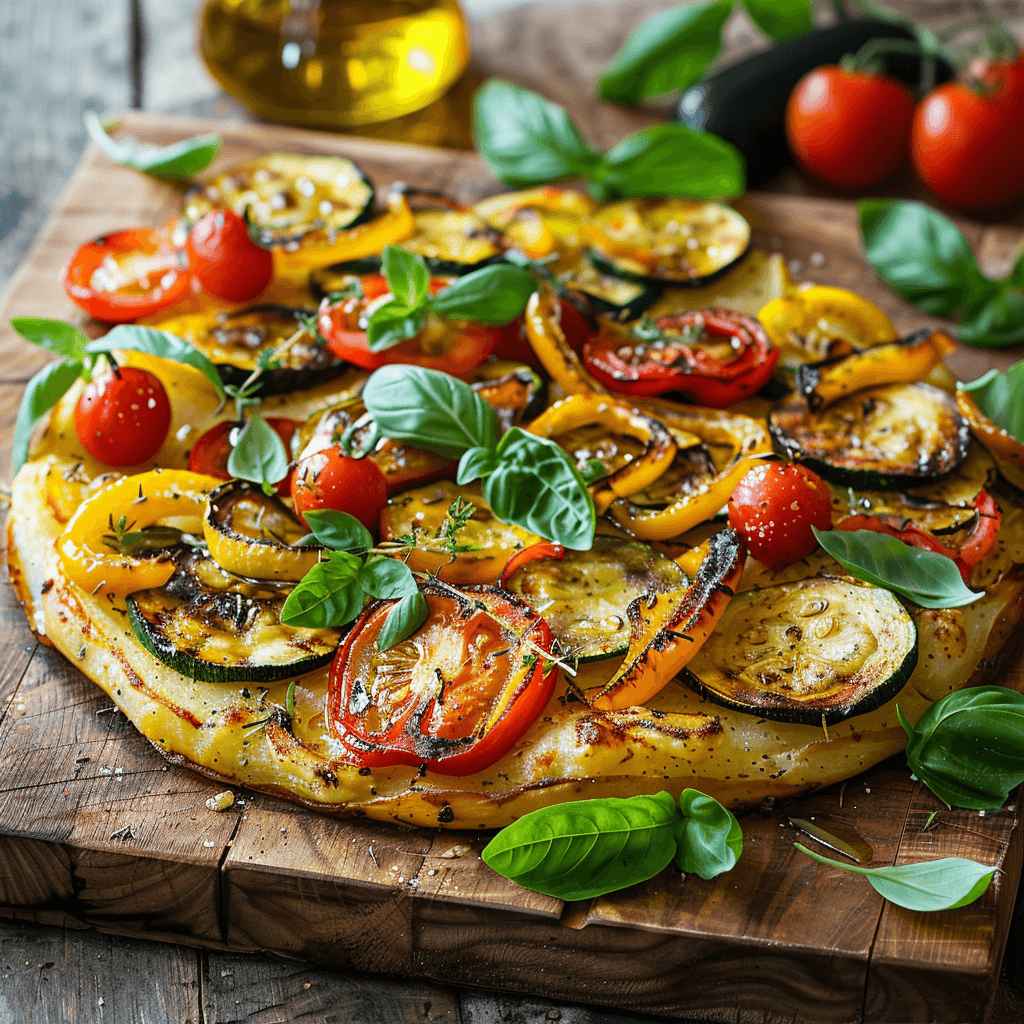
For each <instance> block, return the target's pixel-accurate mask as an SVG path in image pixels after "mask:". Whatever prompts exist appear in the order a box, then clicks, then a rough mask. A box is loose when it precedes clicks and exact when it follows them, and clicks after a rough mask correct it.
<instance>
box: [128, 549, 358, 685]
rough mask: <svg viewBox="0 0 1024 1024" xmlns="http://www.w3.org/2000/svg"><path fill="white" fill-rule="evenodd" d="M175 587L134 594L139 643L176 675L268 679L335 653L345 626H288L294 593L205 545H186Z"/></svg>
mask: <svg viewBox="0 0 1024 1024" xmlns="http://www.w3.org/2000/svg"><path fill="white" fill-rule="evenodd" d="M173 557H174V560H175V562H176V564H177V566H178V569H177V571H176V572H175V574H174V575H173V576H172V577H171V578H170V580H168V582H167V584H166V585H165V586H163V587H159V588H156V589H153V590H142V591H139V592H138V593H136V594H131V595H130V596H129V597H128V619H129V621H130V622H131V626H132V629H133V630H134V631H135V635H136V637H138V640H139V643H141V644H142V646H143V647H145V648H146V650H148V651H149V652H150V653H151V654H153V655H154V656H155V657H157V658H159V659H160V661H162V662H163V663H164V664H165V665H169V666H170V667H171V668H173V669H174V670H175V671H176V672H180V673H181V674H182V675H184V676H187V677H188V678H190V679H196V680H200V681H202V682H207V683H234V682H254V683H267V682H271V681H273V680H275V679H286V678H288V677H290V676H298V675H302V674H303V673H304V672H309V671H311V670H312V669H315V668H319V667H320V666H321V665H325V664H326V663H327V662H329V661H330V660H331V658H333V657H334V652H335V650H336V649H337V647H338V644H339V643H340V642H341V638H342V636H343V635H344V633H345V631H344V630H341V629H299V628H297V627H294V626H285V625H282V623H281V608H282V606H283V605H284V602H285V599H286V598H287V596H288V590H287V589H284V588H281V587H276V586H273V585H270V584H267V585H259V584H253V583H248V582H244V581H241V580H238V579H236V578H235V577H233V576H230V575H228V574H227V573H226V572H224V570H223V569H221V568H220V566H219V565H217V563H216V562H214V561H213V559H212V558H209V557H208V556H207V555H206V554H205V552H203V551H201V550H198V549H182V548H178V549H176V550H175V552H174V553H173Z"/></svg>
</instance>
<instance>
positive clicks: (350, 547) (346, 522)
mask: <svg viewBox="0 0 1024 1024" xmlns="http://www.w3.org/2000/svg"><path fill="white" fill-rule="evenodd" d="M302 518H303V519H305V521H306V525H307V526H308V527H309V528H310V530H312V532H313V536H314V537H315V538H316V539H317V540H318V541H319V542H320V543H321V544H323V545H324V547H328V548H332V549H333V550H334V551H351V552H353V553H356V554H362V553H363V552H364V551H369V550H370V549H371V548H372V547H373V535H372V534H371V533H370V531H369V530H368V529H367V528H366V527H365V526H363V524H362V523H361V522H359V520H358V519H356V517H355V516H353V515H350V514H349V513H348V512H339V511H337V510H336V509H333V508H317V509H310V510H309V511H308V512H303V514H302Z"/></svg>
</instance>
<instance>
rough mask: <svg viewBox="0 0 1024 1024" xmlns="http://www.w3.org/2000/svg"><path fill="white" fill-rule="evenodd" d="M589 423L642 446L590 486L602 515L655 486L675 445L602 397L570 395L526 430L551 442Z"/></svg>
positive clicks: (665, 433)
mask: <svg viewBox="0 0 1024 1024" xmlns="http://www.w3.org/2000/svg"><path fill="white" fill-rule="evenodd" d="M592 423H600V424H601V425H602V426H604V427H605V428H606V429H607V431H608V433H610V434H615V433H617V434H626V435H628V436H629V437H635V438H636V439H637V440H638V441H641V442H642V443H643V445H644V450H643V451H642V452H641V453H640V454H639V455H638V456H637V457H636V458H635V459H633V460H632V461H631V462H627V463H626V464H625V465H624V466H621V467H620V468H619V469H617V470H615V472H614V473H612V474H610V475H609V476H607V477H605V478H604V479H602V480H599V481H598V482H597V483H595V484H592V485H591V487H590V493H591V496H592V497H593V499H594V506H595V508H596V509H597V514H598V515H602V514H603V513H604V511H605V510H606V509H607V508H608V506H609V505H610V504H611V503H612V502H613V501H615V499H616V498H624V497H628V496H629V495H630V494H636V492H637V491H642V490H643V489H644V488H645V487H649V486H650V485H651V484H652V483H654V481H655V480H657V479H658V477H660V476H661V475H662V473H664V472H665V471H666V470H667V469H668V468H669V466H671V465H672V460H673V459H674V458H675V457H676V450H677V441H676V438H674V437H673V436H672V434H671V433H670V432H669V430H668V429H667V428H666V427H665V425H664V424H663V423H661V422H660V421H659V420H656V419H655V418H654V417H653V416H647V415H646V414H644V413H642V412H640V411H639V410H638V409H635V408H634V407H632V406H630V405H627V404H626V403H625V402H623V401H621V400H618V399H615V398H609V397H606V396H604V395H587V394H576V395H569V396H567V397H566V398H563V399H561V401H558V402H555V404H554V405H552V406H551V407H550V408H548V409H546V410H545V411H544V412H543V413H541V414H540V416H538V417H537V418H536V419H535V420H534V421H533V422H532V423H531V424H530V425H529V426H528V427H527V428H526V429H527V430H528V431H530V433H531V434H539V435H540V436H541V437H545V438H548V439H550V438H552V437H555V436H557V435H558V434H564V433H566V432H568V431H570V430H575V429H577V428H578V427H586V426H589V425H590V424H592ZM684 440H685V441H686V442H687V443H686V444H685V445H684V447H690V446H691V445H697V444H700V438H699V437H695V436H693V435H688V436H687V437H686V438H685V439H684Z"/></svg>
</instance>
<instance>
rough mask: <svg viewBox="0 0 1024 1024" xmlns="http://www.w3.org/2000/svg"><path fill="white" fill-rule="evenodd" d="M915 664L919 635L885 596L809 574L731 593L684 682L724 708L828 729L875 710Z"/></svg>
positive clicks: (903, 612) (845, 581)
mask: <svg viewBox="0 0 1024 1024" xmlns="http://www.w3.org/2000/svg"><path fill="white" fill-rule="evenodd" d="M916 664H917V629H916V628H915V626H914V620H913V619H912V618H911V617H910V615H909V614H908V613H907V610H906V609H905V608H904V607H903V605H901V604H900V602H899V601H898V600H897V599H896V598H895V597H894V596H893V595H892V594H890V593H889V591H887V590H882V589H881V588H879V587H873V586H871V585H870V584H868V583H862V582H861V581H860V580H855V579H849V578H846V577H834V576H812V577H810V578H809V579H803V580H798V581H796V582H795V583H782V584H779V585H777V586H774V587H765V588H763V589H760V590H748V591H746V592H744V593H742V594H737V595H736V597H735V598H733V600H732V601H731V602H730V603H729V606H728V607H727V608H726V609H725V613H724V614H723V615H722V618H721V620H720V621H719V623H718V627H717V629H716V630H715V632H714V634H713V635H712V636H711V638H710V639H709V640H708V641H707V642H706V643H705V644H704V646H703V647H701V649H700V650H699V651H698V652H697V654H696V655H695V656H694V658H693V660H692V661H691V662H690V664H689V666H688V668H687V670H686V671H685V672H684V673H683V675H682V676H681V678H682V680H683V681H684V682H685V683H686V684H687V685H688V686H691V687H692V688H693V689H695V690H696V691H697V692H698V693H700V694H702V695H703V696H705V697H706V698H707V699H708V700H711V701H714V702H715V703H716V704H721V705H723V706H724V707H728V708H735V709H736V710H738V711H743V712H745V713H746V714H748V715H755V716H756V717H758V718H771V719H775V720H777V721H780V722H802V723H805V724H807V725H818V724H820V723H821V722H825V724H827V725H831V724H833V723H834V722H840V721H842V720H843V719H844V718H849V717H850V716H851V715H862V714H864V713H866V712H868V711H874V709H875V708H877V707H880V706H881V705H882V704H885V703H886V702H887V701H889V700H891V699H892V698H893V697H894V696H896V694H897V693H899V691H900V690H901V689H902V688H903V685H904V684H905V683H906V681H907V680H908V679H909V678H910V673H911V672H913V671H914V666H915V665H916Z"/></svg>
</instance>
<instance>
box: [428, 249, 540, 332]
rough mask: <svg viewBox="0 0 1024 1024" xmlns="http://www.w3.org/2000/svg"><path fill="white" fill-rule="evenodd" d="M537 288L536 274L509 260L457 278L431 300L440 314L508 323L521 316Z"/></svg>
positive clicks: (433, 308)
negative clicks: (510, 263) (516, 265)
mask: <svg viewBox="0 0 1024 1024" xmlns="http://www.w3.org/2000/svg"><path fill="white" fill-rule="evenodd" d="M536 290H537V282H536V279H535V278H534V276H533V274H531V273H529V271H526V270H523V269H521V268H520V267H513V266H511V265H509V264H508V263H493V264H491V266H489V267H481V268H480V270H474V271H473V272H472V273H470V274H466V275H465V276H463V277H459V278H456V279H455V280H454V281H453V282H452V283H451V284H450V285H448V287H447V288H443V289H442V290H441V291H439V292H438V293H437V294H436V295H435V296H434V297H433V298H431V299H430V300H429V305H430V308H431V309H432V310H433V311H434V312H435V313H437V314H438V316H443V317H447V318H448V319H449V320H479V321H480V322H481V323H485V324H508V323H511V322H512V321H513V320H515V318H516V317H517V316H519V315H520V314H521V313H522V312H523V310H524V309H526V303H527V302H528V301H529V298H530V296H531V295H532V294H533V293H534V292H535V291H536Z"/></svg>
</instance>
